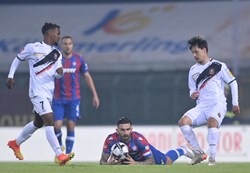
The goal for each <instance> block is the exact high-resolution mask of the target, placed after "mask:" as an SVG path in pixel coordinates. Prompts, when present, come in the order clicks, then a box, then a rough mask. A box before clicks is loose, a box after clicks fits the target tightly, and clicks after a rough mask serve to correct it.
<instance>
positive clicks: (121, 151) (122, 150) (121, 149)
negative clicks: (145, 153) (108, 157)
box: [111, 142, 128, 161]
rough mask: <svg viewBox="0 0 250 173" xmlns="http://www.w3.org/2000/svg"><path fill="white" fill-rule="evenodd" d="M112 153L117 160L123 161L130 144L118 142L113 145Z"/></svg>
mask: <svg viewBox="0 0 250 173" xmlns="http://www.w3.org/2000/svg"><path fill="white" fill-rule="evenodd" d="M111 153H112V155H113V156H114V157H115V158H116V159H117V160H120V161H123V160H125V159H126V157H127V155H128V146H127V145H126V144H124V143H122V142H117V143H115V144H114V145H113V146H112V147H111Z"/></svg>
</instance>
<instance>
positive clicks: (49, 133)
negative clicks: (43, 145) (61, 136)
mask: <svg viewBox="0 0 250 173" xmlns="http://www.w3.org/2000/svg"><path fill="white" fill-rule="evenodd" d="M45 133H46V137H47V140H48V142H49V144H50V146H51V148H52V149H53V150H54V152H55V154H56V156H59V155H60V154H62V153H63V152H62V149H61V146H60V144H59V142H58V139H57V137H56V135H55V131H54V127H53V126H45Z"/></svg>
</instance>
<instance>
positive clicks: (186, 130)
mask: <svg viewBox="0 0 250 173" xmlns="http://www.w3.org/2000/svg"><path fill="white" fill-rule="evenodd" d="M180 129H181V131H182V134H183V136H184V138H185V139H186V141H187V142H188V143H189V144H190V145H191V147H192V148H193V150H198V151H202V149H201V148H200V145H199V143H198V141H197V139H196V136H195V134H194V131H193V129H192V127H190V126H189V125H185V126H181V127H180Z"/></svg>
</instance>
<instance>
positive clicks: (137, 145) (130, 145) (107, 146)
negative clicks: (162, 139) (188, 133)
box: [100, 117, 194, 165]
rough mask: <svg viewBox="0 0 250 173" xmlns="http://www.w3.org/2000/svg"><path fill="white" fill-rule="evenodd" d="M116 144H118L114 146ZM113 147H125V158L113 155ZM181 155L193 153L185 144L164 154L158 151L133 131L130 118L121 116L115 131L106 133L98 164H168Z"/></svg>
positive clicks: (191, 156) (191, 154)
mask: <svg viewBox="0 0 250 173" xmlns="http://www.w3.org/2000/svg"><path fill="white" fill-rule="evenodd" d="M119 142H122V143H119ZM118 144H119V146H116V145H118ZM120 144H121V145H120ZM123 144H125V145H126V146H124V145H123ZM114 145H115V146H114ZM115 147H118V148H120V150H123V148H124V147H125V148H126V147H127V149H126V150H128V153H127V154H126V157H125V159H124V158H123V156H121V157H117V155H115V152H114V149H115ZM121 153H122V152H121ZM181 156H187V157H189V158H191V159H192V158H193V157H194V154H193V152H192V150H190V149H189V148H188V147H186V146H181V147H178V148H175V149H171V150H169V151H168V152H167V153H166V154H164V153H162V152H160V151H159V150H157V149H156V148H155V147H153V146H152V145H151V144H149V143H148V141H147V139H146V138H145V137H144V136H143V135H142V134H140V133H138V132H135V131H133V127H132V122H131V121H130V119H128V118H125V117H122V118H120V119H119V120H118V121H117V129H116V132H115V133H112V134H110V135H108V136H107V138H106V140H105V142H104V145H103V150H102V156H101V159H100V164H101V165H121V164H127V165H152V164H158V165H160V164H168V165H170V164H172V163H173V162H174V161H175V160H177V159H178V158H179V157H181Z"/></svg>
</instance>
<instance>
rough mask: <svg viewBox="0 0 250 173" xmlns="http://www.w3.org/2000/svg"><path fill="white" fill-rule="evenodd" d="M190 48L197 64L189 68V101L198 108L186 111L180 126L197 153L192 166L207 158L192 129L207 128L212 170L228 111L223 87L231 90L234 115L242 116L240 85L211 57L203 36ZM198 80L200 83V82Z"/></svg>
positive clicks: (221, 63) (195, 40)
mask: <svg viewBox="0 0 250 173" xmlns="http://www.w3.org/2000/svg"><path fill="white" fill-rule="evenodd" d="M188 45H189V49H190V51H191V52H192V54H193V56H194V58H195V60H196V61H197V63H196V64H194V65H193V66H192V67H191V68H190V70H189V76H188V86H189V90H190V97H191V98H192V99H194V100H196V106H195V107H194V108H192V109H190V110H189V111H187V112H186V113H185V114H184V115H183V116H182V117H181V119H180V120H179V122H178V124H179V127H180V129H181V131H182V133H183V135H184V138H185V139H186V141H187V142H188V143H189V144H190V146H191V147H192V149H193V151H194V153H195V155H194V157H193V158H192V160H191V162H190V164H192V165H194V164H197V163H200V162H201V161H203V160H205V159H206V158H207V155H206V154H205V153H204V152H203V150H202V149H201V147H200V146H199V143H198V141H197V139H196V136H195V133H194V131H193V127H199V126H201V125H204V124H207V128H208V144H209V160H208V165H209V166H212V165H215V157H216V148H217V144H218V141H219V127H220V126H221V123H222V121H223V118H224V116H225V113H226V111H227V103H226V97H225V95H224V84H225V83H227V84H229V86H230V87H231V93H232V105H233V112H234V113H235V114H239V113H240V107H239V102H238V84H237V81H236V79H235V77H234V76H233V74H232V73H231V72H230V70H229V69H228V67H227V66H226V64H225V63H223V62H220V61H217V60H214V59H212V58H211V57H209V56H208V45H207V41H206V40H205V38H204V37H203V36H195V37H193V38H191V39H190V40H189V41H188ZM211 64H219V65H220V69H219V71H218V72H217V73H215V72H214V71H215V70H214V69H212V68H211V66H210V65H211ZM205 69H207V70H205ZM205 73H207V74H205ZM199 76H200V77H199ZM198 78H199V80H197V79H198ZM206 79H207V80H206Z"/></svg>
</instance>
